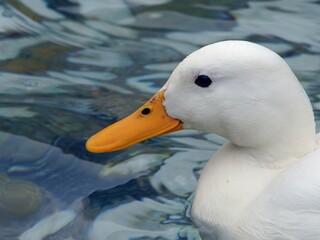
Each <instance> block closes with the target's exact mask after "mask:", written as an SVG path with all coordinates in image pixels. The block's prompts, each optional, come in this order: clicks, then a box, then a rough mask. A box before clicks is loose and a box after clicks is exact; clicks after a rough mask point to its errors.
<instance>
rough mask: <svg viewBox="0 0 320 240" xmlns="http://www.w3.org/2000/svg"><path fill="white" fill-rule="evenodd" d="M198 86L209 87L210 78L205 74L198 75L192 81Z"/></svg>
mask: <svg viewBox="0 0 320 240" xmlns="http://www.w3.org/2000/svg"><path fill="white" fill-rule="evenodd" d="M194 83H195V84H197V85H198V86H199V87H202V88H205V87H209V86H210V84H211V83H212V80H211V79H210V78H209V77H208V76H206V75H199V76H198V77H197V79H196V80H195V81H194Z"/></svg>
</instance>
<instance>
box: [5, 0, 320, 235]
mask: <svg viewBox="0 0 320 240" xmlns="http://www.w3.org/2000/svg"><path fill="white" fill-rule="evenodd" d="M319 15H320V2H319V1H316V0H312V1H311V0H310V1H307V0H279V1H261V0H260V1H246V0H241V1H238V0H237V1H236V0H216V1H209V0H197V1H196V0H185V1H178V0H175V1H174V0H90V1H88V0H50V1H49V0H7V1H0V34H1V35H0V36H1V38H0V94H1V95H0V96H1V98H0V149H1V151H0V239H6V240H11V239H22V240H29V239H30V240H40V239H47V240H53V239H59V240H60V239H65V240H67V239H68V240H72V239H74V240H82V239H83V240H85V239H90V240H103V239H104V240H105V239H108V240H122V239H190V240H191V239H200V237H199V235H198V232H197V230H196V228H195V227H194V226H193V225H192V223H191V221H190V219H189V215H188V207H189V206H190V202H191V200H192V193H193V191H194V189H195V186H196V183H197V178H198V176H199V173H200V171H201V169H202V168H203V166H204V164H205V163H206V161H207V160H208V159H209V158H210V156H211V155H212V154H213V152H215V151H216V149H217V148H218V147H219V146H220V145H221V144H223V143H224V142H225V140H224V139H222V138H220V137H218V136H215V135H213V134H208V133H201V132H197V131H181V132H178V133H175V134H169V135H166V136H161V137H157V138H154V139H151V140H148V141H144V142H142V143H139V144H136V145H134V146H132V147H130V148H128V149H125V150H122V151H118V152H112V153H105V154H91V153H89V152H87V151H86V150H85V147H84V143H85V141H86V139H87V138H88V137H89V136H91V135H92V134H93V133H94V132H96V131H98V130H100V129H101V128H103V127H105V126H106V125H108V124H111V123H113V122H115V121H116V120H118V119H120V118H122V117H123V116H125V115H127V114H129V113H131V112H132V111H133V110H135V109H136V108H137V107H139V106H140V105H141V104H142V103H144V101H145V100H147V99H149V97H150V96H152V95H153V93H155V92H156V91H157V90H158V89H159V88H160V87H161V86H162V85H163V84H164V82H165V81H166V79H167V78H168V76H169V75H170V72H171V71H172V70H173V69H174V67H175V66H176V65H177V63H178V62H180V61H181V60H182V59H183V58H184V57H185V56H186V55H188V54H189V53H191V52H192V51H194V50H196V49H198V48H199V47H201V46H203V45H206V44H209V43H213V42H217V41H220V40H227V39H244V40H250V41H253V42H256V43H259V44H262V45H265V46H267V47H269V48H271V49H273V50H274V51H276V52H277V53H279V54H280V55H281V56H283V57H284V58H285V60H286V61H287V62H288V63H289V65H290V66H291V67H292V69H293V70H294V71H295V73H296V74H297V76H298V77H299V79H300V81H301V83H302V84H303V86H304V87H305V89H306V91H307V93H308V95H309V97H310V99H311V101H312V104H313V107H314V111H315V116H316V119H317V120H318V119H319V117H320V112H319V111H320V100H319V99H320V88H319V86H320V78H319V75H320V56H319V55H320V27H319V26H320V18H319ZM217 207H219V206H217Z"/></svg>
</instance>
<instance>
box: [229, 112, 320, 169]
mask: <svg viewBox="0 0 320 240" xmlns="http://www.w3.org/2000/svg"><path fill="white" fill-rule="evenodd" d="M302 114H303V115H298V116H295V118H291V117H290V116H289V117H288V118H287V119H286V120H285V123H284V124H279V126H280V127H279V126H277V127H274V128H273V129H270V128H269V129H266V130H262V131H257V132H256V133H255V134H253V133H250V134H249V136H246V135H245V134H243V136H242V138H241V139H240V140H241V141H238V140H239V138H235V139H230V140H231V142H232V143H233V144H234V145H236V146H237V147H239V148H243V150H244V151H245V152H246V153H247V154H248V155H250V156H251V157H252V158H251V159H256V161H257V162H258V164H261V165H262V166H265V167H285V166H287V165H289V164H291V163H292V162H294V161H295V160H297V159H300V158H301V157H303V156H305V155H306V154H308V153H310V152H312V151H314V150H315V149H316V148H317V144H316V132H315V123H314V116H313V113H312V110H311V106H310V108H307V109H306V108H305V109H304V113H302ZM254 136H256V137H257V139H255V137H254ZM245 137H250V138H251V139H253V140H251V139H250V140H249V141H247V142H246V141H244V138H245ZM245 143H249V144H248V145H246V144H245Z"/></svg>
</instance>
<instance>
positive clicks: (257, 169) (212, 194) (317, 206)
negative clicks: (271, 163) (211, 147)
mask: <svg viewBox="0 0 320 240" xmlns="http://www.w3.org/2000/svg"><path fill="white" fill-rule="evenodd" d="M289 161H293V162H294V163H292V164H289V165H288V166H277V167H270V168H269V167H264V166H259V165H257V164H256V163H255V161H254V160H253V159H252V156H250V155H247V154H246V153H245V152H243V150H242V149H241V148H239V147H237V146H235V145H233V144H232V143H227V144H225V145H224V146H223V147H221V148H220V149H219V151H218V152H217V153H216V154H215V155H214V157H213V158H212V159H211V160H210V161H209V162H208V163H207V165H206V167H205V168H204V170H203V171H202V173H201V177H200V180H199V183H198V187H197V190H196V194H195V198H194V202H193V206H192V211H191V215H192V220H193V222H194V223H195V224H196V226H197V227H198V229H199V231H200V234H201V237H202V239H209V240H210V239H212V240H214V239H223V240H258V239H259V240H269V239H279V240H280V239H285V240H287V239H288V240H289V239H290V240H291V239H295V240H298V239H308V240H311V239H312V240H316V239H319V236H320V201H319V196H320V174H319V172H320V150H319V149H316V150H315V151H313V152H312V153H309V154H307V155H306V156H305V157H303V158H302V159H290V160H289ZM210 190H211V191H210ZM213 206H216V207H213Z"/></svg>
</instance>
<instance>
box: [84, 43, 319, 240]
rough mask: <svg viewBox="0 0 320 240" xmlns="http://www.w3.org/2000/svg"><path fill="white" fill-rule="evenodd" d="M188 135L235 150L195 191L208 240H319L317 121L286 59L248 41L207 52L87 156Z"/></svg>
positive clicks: (108, 131) (197, 216) (222, 155)
mask: <svg viewBox="0 0 320 240" xmlns="http://www.w3.org/2000/svg"><path fill="white" fill-rule="evenodd" d="M182 128H184V129H199V130H203V131H208V132H213V133H216V134H219V135H221V136H223V137H225V138H227V139H228V140H229V142H228V143H226V144H225V145H224V146H222V147H221V148H220V149H219V150H218V152H217V153H216V154H215V155H214V156H213V157H212V159H211V160H210V161H209V162H208V163H207V165H206V166H205V168H204V170H203V172H202V173H201V177H200V180H199V184H198V187H197V189H196V193H195V198H194V201H193V206H192V211H191V213H192V219H193V221H194V223H195V224H196V225H197V226H198V228H199V231H200V234H201V236H202V238H203V239H206V240H208V239H221V240H231V239H232V240H251V239H259V240H275V239H276V240H285V239H286V240H289V239H290V240H298V239H299V240H302V239H303V240H318V239H320V150H318V148H319V147H318V140H317V135H316V133H315V123H314V116H313V112H312V107H311V104H310V101H309V99H308V97H307V95H306V94H305V92H304V90H303V88H302V86H301V85H300V83H299V81H298V79H297V78H296V77H295V75H294V74H293V72H292V71H291V70H290V68H289V67H288V65H287V64H286V63H285V61H284V60H283V59H282V58H281V57H279V56H278V55H277V54H276V53H274V52H272V51H270V50H268V49H267V48H264V47H262V46H259V45H257V44H253V43H250V42H245V41H225V42H219V43H216V44H212V45H208V46H206V47H203V48H201V49H200V50H198V51H196V52H194V53H192V54H190V55H189V56H188V57H187V58H185V59H184V60H183V61H182V62H181V63H180V64H179V65H178V66H177V68H176V69H175V70H174V71H173V73H172V75H171V77H170V78H169V80H168V82H167V83H166V84H165V85H164V87H163V88H162V89H161V90H160V91H159V92H158V93H157V94H156V95H155V96H154V97H153V98H152V99H151V100H150V101H149V102H147V103H146V104H145V105H143V106H142V107H141V108H140V109H138V110H137V111H136V112H135V113H133V114H132V115H130V116H129V117H127V118H125V119H123V120H121V121H119V122H118V123H116V124H114V125H111V126H109V127H107V128H105V129H104V130H102V131H101V132H99V133H97V134H96V135H94V136H93V137H91V138H90V139H89V140H88V142H87V145H86V146H87V149H88V150H89V151H92V152H105V151H114V150H118V149H121V148H124V147H127V146H129V145H132V144H134V143H136V142H139V141H142V140H144V139H147V138H149V137H153V136H156V135H160V134H163V133H168V132H171V131H175V130H179V129H182Z"/></svg>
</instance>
